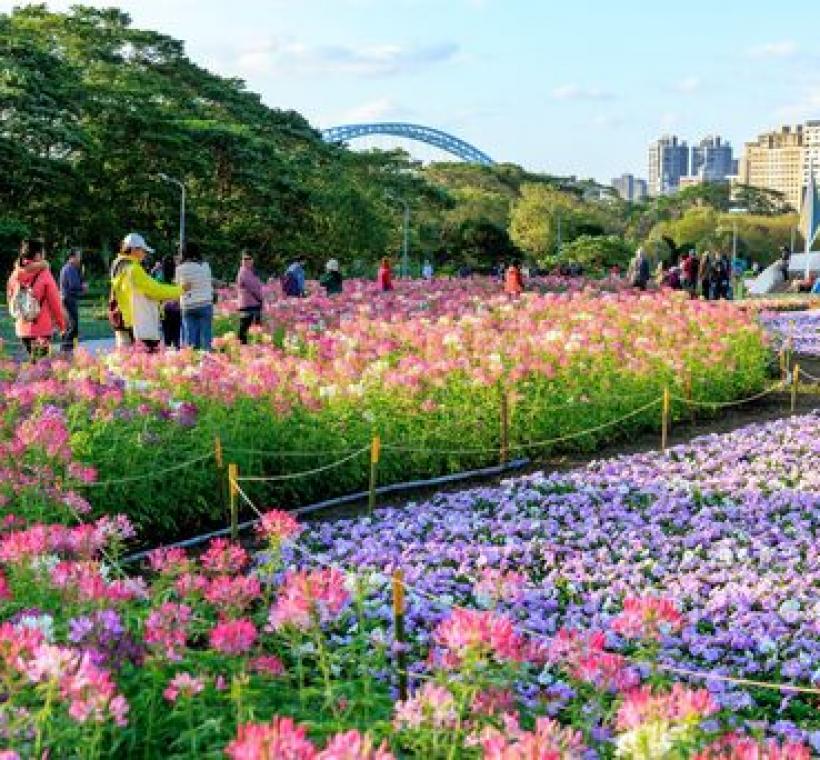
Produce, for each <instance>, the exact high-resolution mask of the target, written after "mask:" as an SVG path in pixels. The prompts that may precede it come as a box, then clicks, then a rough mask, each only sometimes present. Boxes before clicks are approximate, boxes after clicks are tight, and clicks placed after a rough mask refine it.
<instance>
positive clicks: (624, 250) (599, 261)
mask: <svg viewBox="0 0 820 760" xmlns="http://www.w3.org/2000/svg"><path fill="white" fill-rule="evenodd" d="M632 255H633V251H632V248H631V247H630V246H629V245H627V244H626V243H625V242H624V240H623V238H620V237H618V236H617V235H607V236H605V237H594V236H592V235H581V237H579V238H576V239H575V240H573V241H572V242H571V243H567V244H566V245H564V246H562V247H561V251H560V253H559V254H558V256H557V257H556V262H555V263H556V264H580V265H581V266H582V267H584V269H585V270H586V271H596V270H597V271H600V270H606V269H609V268H611V267H613V266H618V267H621V268H622V269H624V268H626V267H627V266H628V265H629V260H630V258H631V257H632Z"/></svg>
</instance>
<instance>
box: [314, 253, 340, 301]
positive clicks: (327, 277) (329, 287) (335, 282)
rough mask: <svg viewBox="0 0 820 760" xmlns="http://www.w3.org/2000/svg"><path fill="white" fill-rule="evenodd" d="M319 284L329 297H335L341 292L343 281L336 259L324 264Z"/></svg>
mask: <svg viewBox="0 0 820 760" xmlns="http://www.w3.org/2000/svg"><path fill="white" fill-rule="evenodd" d="M319 284H320V285H321V286H322V287H323V288H324V289H325V292H326V293H327V294H328V295H329V296H336V295H339V294H340V293H341V292H342V289H343V288H344V280H343V279H342V273H341V271H340V270H339V262H338V261H337V260H336V259H331V260H330V261H328V262H327V264H325V273H324V274H323V275H322V277H321V279H320V280H319Z"/></svg>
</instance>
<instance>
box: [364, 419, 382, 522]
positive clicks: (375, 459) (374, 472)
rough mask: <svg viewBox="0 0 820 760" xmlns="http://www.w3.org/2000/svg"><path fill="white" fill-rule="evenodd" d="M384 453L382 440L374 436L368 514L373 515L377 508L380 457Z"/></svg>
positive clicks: (371, 449) (371, 444)
mask: <svg viewBox="0 0 820 760" xmlns="http://www.w3.org/2000/svg"><path fill="white" fill-rule="evenodd" d="M381 451H382V439H381V438H379V436H377V435H374V436H373V440H372V441H371V443H370V496H369V498H368V501H367V513H368V514H369V515H372V514H373V510H374V509H375V508H376V484H377V482H378V477H379V457H380V456H381Z"/></svg>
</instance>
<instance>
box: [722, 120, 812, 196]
mask: <svg viewBox="0 0 820 760" xmlns="http://www.w3.org/2000/svg"><path fill="white" fill-rule="evenodd" d="M811 164H813V165H814V171H815V177H818V175H820V120H814V121H807V122H806V123H805V124H798V125H797V126H794V127H792V126H788V125H786V126H782V127H780V129H778V130H774V131H772V132H765V133H764V134H762V135H759V136H758V138H757V140H754V141H752V142H747V143H746V145H745V149H744V152H743V158H742V159H741V161H740V167H739V171H738V181H739V182H740V183H741V184H744V185H752V186H753V187H760V188H764V189H766V190H776V191H777V192H780V193H783V195H784V196H785V199H786V201H787V202H788V203H789V204H790V205H791V206H793V207H794V209H795V210H797V211H799V210H800V206H801V204H802V202H803V193H804V190H805V187H806V185H807V183H808V179H809V166H810V165H811Z"/></svg>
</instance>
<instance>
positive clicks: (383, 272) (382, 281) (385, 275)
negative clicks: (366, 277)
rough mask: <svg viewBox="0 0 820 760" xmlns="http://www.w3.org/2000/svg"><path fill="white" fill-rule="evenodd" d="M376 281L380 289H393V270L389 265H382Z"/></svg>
mask: <svg viewBox="0 0 820 760" xmlns="http://www.w3.org/2000/svg"><path fill="white" fill-rule="evenodd" d="M376 282H377V283H378V285H379V289H380V290H393V272H392V270H391V269H390V267H389V266H384V265H382V266H380V267H379V274H378V276H377V277H376Z"/></svg>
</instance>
